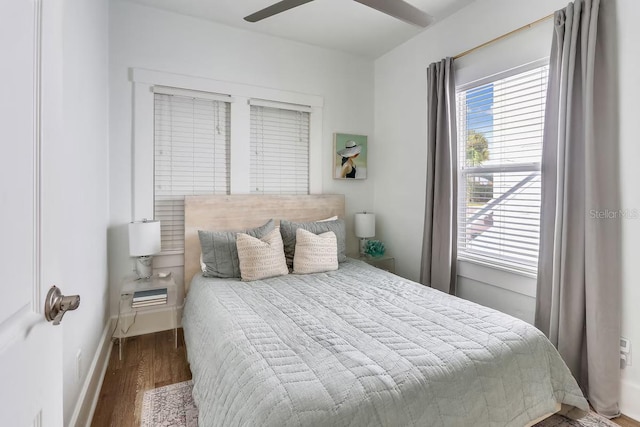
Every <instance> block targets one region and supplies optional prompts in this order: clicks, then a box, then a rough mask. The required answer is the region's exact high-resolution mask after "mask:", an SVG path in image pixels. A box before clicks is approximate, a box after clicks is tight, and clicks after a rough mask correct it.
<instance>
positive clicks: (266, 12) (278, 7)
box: [244, 0, 313, 22]
mask: <svg viewBox="0 0 640 427" xmlns="http://www.w3.org/2000/svg"><path fill="white" fill-rule="evenodd" d="M310 1H313V0H282V1H279V2H278V3H275V4H272V5H271V6H269V7H265V8H264V9H262V10H259V11H257V12H256V13H252V14H251V15H249V16H245V17H244V20H245V21H248V22H258V21H261V20H263V19H265V18H268V17H270V16H273V15H277V14H278V13H280V12H284V11H285V10H289V9H293V8H294V7H298V6H302V5H303V4H305V3H309V2H310Z"/></svg>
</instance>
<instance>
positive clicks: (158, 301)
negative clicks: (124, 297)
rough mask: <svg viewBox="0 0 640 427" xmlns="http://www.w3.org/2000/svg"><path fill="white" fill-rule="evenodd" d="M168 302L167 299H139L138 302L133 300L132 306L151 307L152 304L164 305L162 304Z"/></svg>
mask: <svg viewBox="0 0 640 427" xmlns="http://www.w3.org/2000/svg"><path fill="white" fill-rule="evenodd" d="M166 303H167V299H166V298H164V299H154V300H147V301H138V302H132V303H131V307H132V308H138V307H149V306H152V305H162V304H166Z"/></svg>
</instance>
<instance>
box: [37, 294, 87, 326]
mask: <svg viewBox="0 0 640 427" xmlns="http://www.w3.org/2000/svg"><path fill="white" fill-rule="evenodd" d="M79 305H80V295H69V296H68V297H66V296H64V295H62V292H60V289H58V287H57V286H52V287H51V289H49V292H48V293H47V299H46V301H45V302H44V317H45V318H46V319H47V321H48V322H53V324H54V325H59V324H60V322H61V321H62V316H64V314H65V313H66V312H67V311H71V310H75V309H76V308H78V306H79Z"/></svg>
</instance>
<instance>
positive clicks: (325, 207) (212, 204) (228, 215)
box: [184, 194, 344, 293]
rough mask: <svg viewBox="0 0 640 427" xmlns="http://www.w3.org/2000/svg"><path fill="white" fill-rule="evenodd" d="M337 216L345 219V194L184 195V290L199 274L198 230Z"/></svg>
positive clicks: (314, 219)
mask: <svg viewBox="0 0 640 427" xmlns="http://www.w3.org/2000/svg"><path fill="white" fill-rule="evenodd" d="M335 215H337V216H338V217H340V218H343V219H344V195H342V194H319V195H304V196H279V195H278V196H276V195H274V196H270V195H232V196H229V195H217V196H186V198H185V201H184V288H185V293H186V292H187V291H188V290H189V284H190V283H191V279H192V278H193V276H194V275H195V274H196V273H197V272H198V271H200V240H199V239H198V230H215V231H242V230H246V229H247V228H254V227H258V226H260V225H262V224H264V223H265V222H267V221H268V220H269V219H271V218H273V219H274V220H276V224H278V223H279V221H280V219H286V220H290V221H297V222H304V221H316V220H319V219H325V218H329V217H332V216H335Z"/></svg>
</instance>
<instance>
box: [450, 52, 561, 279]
mask: <svg viewBox="0 0 640 427" xmlns="http://www.w3.org/2000/svg"><path fill="white" fill-rule="evenodd" d="M547 75H548V67H547V66H546V65H544V66H540V64H539V63H538V64H537V65H536V66H534V68H532V67H531V66H529V67H528V69H527V68H520V69H519V70H515V72H514V71H511V72H509V73H508V74H502V75H500V76H494V77H493V78H491V79H485V80H484V81H483V82H480V83H475V84H474V83H471V84H469V85H465V86H463V87H460V88H458V90H457V110H458V111H457V116H458V156H459V165H460V179H459V188H458V197H459V199H458V253H459V257H460V258H461V259H472V260H473V259H475V260H481V261H483V262H487V263H490V264H493V265H496V266H501V267H506V268H510V269H519V270H523V271H529V272H534V271H535V270H536V269H537V262H538V244H539V235H540V193H541V191H540V186H541V183H540V163H541V158H542V135H543V129H544V114H545V98H546V88H547Z"/></svg>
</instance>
